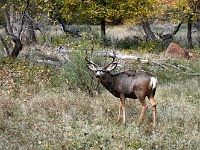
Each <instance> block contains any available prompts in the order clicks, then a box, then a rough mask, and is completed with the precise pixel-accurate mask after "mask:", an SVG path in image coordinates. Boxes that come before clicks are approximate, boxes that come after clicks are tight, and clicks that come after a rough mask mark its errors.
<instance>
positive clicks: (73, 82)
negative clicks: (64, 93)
mask: <svg viewBox="0 0 200 150" xmlns="http://www.w3.org/2000/svg"><path fill="white" fill-rule="evenodd" d="M70 60H71V61H70V62H67V63H66V64H63V67H62V71H61V78H62V81H63V82H65V83H67V85H68V86H69V89H72V90H81V91H85V92H87V93H89V94H91V95H93V94H94V91H96V92H98V93H99V92H101V90H102V88H101V86H98V85H99V83H98V81H97V80H96V78H95V76H94V74H93V72H91V71H90V70H89V69H88V68H87V66H86V61H85V59H84V55H83V54H82V53H81V52H73V53H72V54H71V56H70Z"/></svg>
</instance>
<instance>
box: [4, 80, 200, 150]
mask: <svg viewBox="0 0 200 150" xmlns="http://www.w3.org/2000/svg"><path fill="white" fill-rule="evenodd" d="M199 93H200V87H199V79H197V78H193V79H188V80H187V81H185V82H182V83H175V84H171V83H170V84H165V85H161V86H159V87H158V90H157V95H156V99H157V102H158V107H157V109H158V126H157V127H156V128H155V129H154V128H153V127H152V124H151V122H152V110H151V108H150V107H149V108H150V109H149V110H148V112H147V115H146V118H145V120H144V122H143V124H142V125H141V126H137V125H136V122H137V119H138V117H139V115H140V111H141V106H140V104H139V102H138V101H137V100H136V101H135V100H127V104H126V105H127V120H128V122H127V125H126V127H124V126H123V125H122V124H121V123H116V119H117V113H118V104H119V100H118V99H116V98H114V97H113V96H112V95H110V94H109V93H108V92H106V91H105V92H104V93H103V94H102V95H99V96H94V97H90V96H88V95H87V94H85V93H82V92H76V93H75V92H70V91H64V92H61V91H60V90H58V89H54V90H53V89H52V90H41V91H40V92H39V93H37V94H34V95H33V96H32V97H31V98H30V99H29V100H27V101H23V100H20V99H13V98H11V97H9V96H6V97H1V99H0V104H1V105H0V107H1V108H0V114H1V115H0V116H1V118H0V135H1V138H0V149H138V148H142V149H200V144H199V143H200V138H199V137H200V111H199V110H200V108H199V107H200V95H199ZM148 103H149V102H148ZM149 106H150V105H149Z"/></svg>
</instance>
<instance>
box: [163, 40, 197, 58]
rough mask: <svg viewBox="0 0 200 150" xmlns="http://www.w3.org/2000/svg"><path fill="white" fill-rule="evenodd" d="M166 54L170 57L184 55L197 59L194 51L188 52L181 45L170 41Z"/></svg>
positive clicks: (184, 56)
mask: <svg viewBox="0 0 200 150" xmlns="http://www.w3.org/2000/svg"><path fill="white" fill-rule="evenodd" d="M165 55H166V56H169V57H183V58H186V59H192V60H195V59H196V58H195V56H194V55H193V54H192V53H188V52H187V51H186V50H184V49H183V48H182V47H181V46H179V45H178V44H176V43H170V44H169V46H168V48H167V50H166V51H165Z"/></svg>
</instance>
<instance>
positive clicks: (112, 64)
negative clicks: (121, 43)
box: [85, 51, 117, 78]
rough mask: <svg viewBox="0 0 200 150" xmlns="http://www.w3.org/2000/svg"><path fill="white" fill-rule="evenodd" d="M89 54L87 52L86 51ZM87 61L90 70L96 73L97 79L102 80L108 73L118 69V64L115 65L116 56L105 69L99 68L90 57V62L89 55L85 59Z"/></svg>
mask: <svg viewBox="0 0 200 150" xmlns="http://www.w3.org/2000/svg"><path fill="white" fill-rule="evenodd" d="M86 54H87V51H86ZM85 60H86V61H87V66H88V68H89V69H90V70H92V71H95V72H96V78H101V77H102V76H103V75H104V74H105V73H106V72H107V73H108V72H110V71H112V70H114V69H115V68H116V67H117V63H115V62H114V61H115V55H114V56H112V61H111V62H110V63H108V64H107V65H106V66H104V67H99V66H98V65H97V64H96V63H94V62H93V61H92V59H91V57H90V60H89V59H88V57H87V55H86V57H85Z"/></svg>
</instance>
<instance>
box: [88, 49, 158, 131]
mask: <svg viewBox="0 0 200 150" xmlns="http://www.w3.org/2000/svg"><path fill="white" fill-rule="evenodd" d="M113 54H114V56H111V57H112V61H111V62H110V63H108V64H107V65H106V66H104V67H99V66H98V65H97V64H95V63H94V62H93V61H92V53H91V56H90V59H88V56H87V51H86V57H85V60H86V61H87V66H88V68H89V69H90V70H92V71H95V72H96V78H98V79H99V81H100V83H101V84H102V85H103V86H104V87H105V88H106V89H107V90H108V91H109V92H110V93H111V94H112V95H114V96H115V97H117V98H120V104H119V114H118V121H119V120H120V115H121V111H122V114H123V124H125V123H126V110H125V98H132V99H138V100H139V101H140V103H141V105H142V112H141V115H140V117H139V120H138V125H139V124H141V122H142V121H143V118H144V116H145V114H146V111H147V108H148V106H147V104H146V101H145V97H148V99H149V100H150V102H151V105H152V107H153V126H154V127H155V126H156V102H155V100H154V95H155V91H156V84H157V78H156V77H155V76H153V75H151V74H150V73H148V72H144V71H141V72H138V73H134V74H128V73H125V72H121V73H118V74H114V75H113V74H111V73H110V71H112V70H114V69H115V68H116V67H117V63H115V62H114V61H115V52H113Z"/></svg>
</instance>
